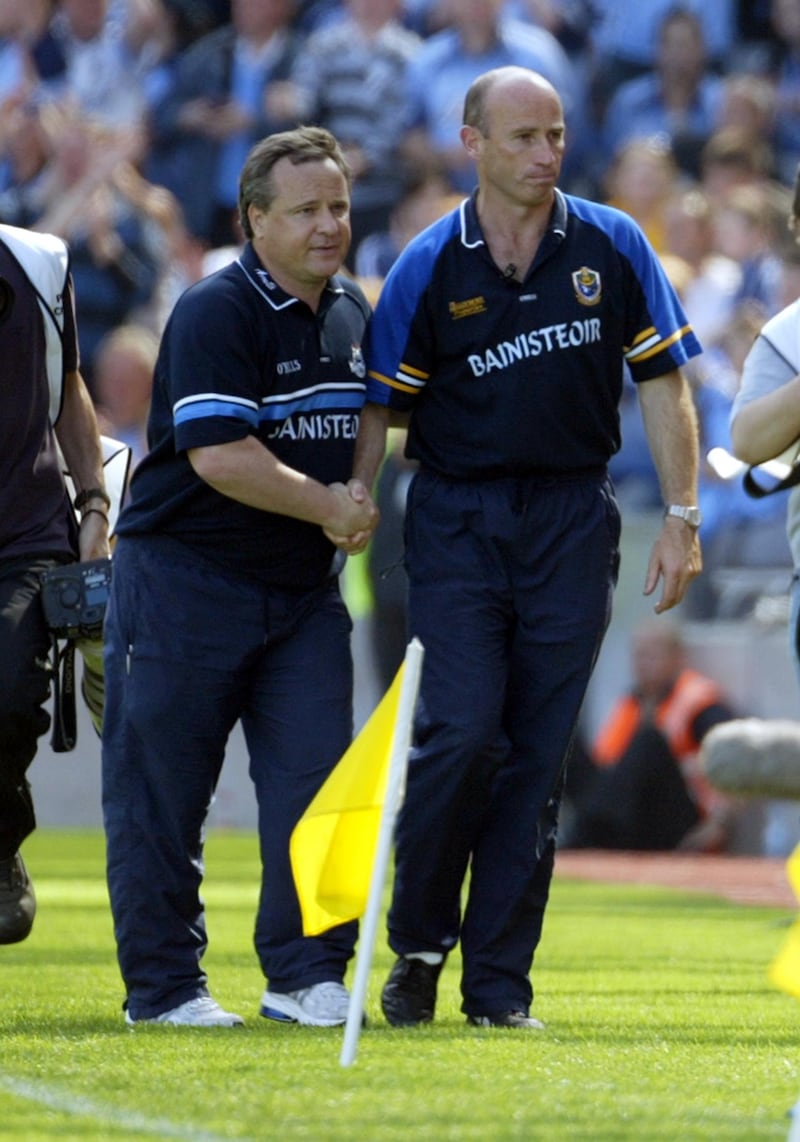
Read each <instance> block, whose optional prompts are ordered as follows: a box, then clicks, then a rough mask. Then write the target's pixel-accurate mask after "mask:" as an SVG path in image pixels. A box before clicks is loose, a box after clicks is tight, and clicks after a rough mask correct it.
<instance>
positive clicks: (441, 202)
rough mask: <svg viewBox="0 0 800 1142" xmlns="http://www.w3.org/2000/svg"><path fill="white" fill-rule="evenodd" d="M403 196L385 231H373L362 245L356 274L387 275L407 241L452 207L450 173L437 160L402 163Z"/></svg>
mask: <svg viewBox="0 0 800 1142" xmlns="http://www.w3.org/2000/svg"><path fill="white" fill-rule="evenodd" d="M395 177H396V178H397V181H398V182H399V184H400V197H399V198H398V200H397V203H396V204H395V206H394V207H393V209H392V212H391V214H390V216H389V225H388V227H387V229H386V230H384V231H383V232H379V233H375V234H370V235H369V237H368V238H365V239H364V241H363V242H362V243H361V245H360V246H359V248H358V253H357V254H356V258H355V274H356V277H357V278H359V279H360V280H362V281H372V282H374V283H379V282H380V281H382V280H383V278H385V277H386V275H387V274H388V272H389V270H390V269H391V267H392V265H393V264H394V262H395V261H396V259H397V257H398V255H399V254H400V252H401V250H403V249H405V247H406V244H407V243H408V242H409V241H410V240H411V239H412V238H413V237H414V236H415V235H417V234H419V233H420V231H421V230H424V229H425V227H426V226H429V225H430V224H431V222H435V221H436V219H437V218H440V217H441V215H442V214H443V213H444V212H445V210H446V209H448V207H449V205H450V204H451V199H452V192H451V190H450V184H449V182H448V180H447V176H446V175H445V173H444V172H443V171H442V169H441V167H440V166H439V165H438V164H437V163H428V164H426V165H424V166H416V167H413V168H408V167H402V168H401V171H400V174H399V177H398V175H397V174H396V175H395Z"/></svg>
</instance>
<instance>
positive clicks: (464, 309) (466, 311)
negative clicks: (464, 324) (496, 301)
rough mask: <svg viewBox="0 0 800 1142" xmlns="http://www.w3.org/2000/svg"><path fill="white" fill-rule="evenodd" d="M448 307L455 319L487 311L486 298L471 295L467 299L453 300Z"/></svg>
mask: <svg viewBox="0 0 800 1142" xmlns="http://www.w3.org/2000/svg"><path fill="white" fill-rule="evenodd" d="M447 308H448V309H449V310H450V316H451V317H452V319H453V321H458V320H459V319H460V318H462V317H474V316H475V314H476V313H485V312H486V298H485V297H471V298H468V300H467V301H451V302H450V304H449V305H448V307H447Z"/></svg>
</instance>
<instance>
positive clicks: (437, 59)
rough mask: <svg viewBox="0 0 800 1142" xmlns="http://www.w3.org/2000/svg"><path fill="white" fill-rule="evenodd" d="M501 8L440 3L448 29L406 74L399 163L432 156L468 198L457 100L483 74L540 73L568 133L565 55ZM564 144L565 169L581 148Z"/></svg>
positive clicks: (469, 0)
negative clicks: (561, 103) (503, 70)
mask: <svg viewBox="0 0 800 1142" xmlns="http://www.w3.org/2000/svg"><path fill="white" fill-rule="evenodd" d="M502 8H503V0H447V2H446V4H442V5H441V10H442V12H443V13H446V16H447V19H448V21H449V26H448V27H446V28H445V29H444V30H443V31H441V32H438V33H437V34H436V35H433V36H431V37H430V39H428V40H427V41H426V42H425V43H424V44H423V46H422V48H421V49H420V50H419V51H418V52H417V54H416V55H415V57H414V59H413V60H412V62H411V64H410V66H409V71H408V85H407V92H406V98H407V102H408V121H407V122H408V127H409V131H408V134H407V135H406V138H405V141H404V148H403V149H404V153H405V157H406V160H407V161H408V162H409V164H410V165H412V166H413V165H415V164H417V163H425V162H429V161H430V159H431V156H434V157H435V158H437V159H438V160H439V161H440V162H441V163H442V164H443V167H444V169H445V170H446V171H447V173H448V177H449V179H450V182H451V185H452V187H453V189H455V190H459V191H464V192H468V191H470V190H472V187H473V182H474V178H475V174H474V170H473V168H472V166H471V164H470V162H469V160H468V158H467V156H466V154H465V151H464V148H463V147H462V145H461V142H460V139H459V131H460V129H461V111H462V106H463V100H464V92H465V91H466V90H467V88H468V87H469V85H470V84H471V83H472V81H473V80H474V79H476V78H477V77H478V76H479V75H481V74H482V73H483V72H485V71H489V70H491V69H492V68H497V67H504V66H506V65H509V64H513V65H518V66H520V67H527V68H530V69H531V70H532V71H536V72H539V73H540V74H541V75H544V76H545V78H546V79H548V80H549V81H550V82H551V83H552V84H553V85H554V86H555V87H556V88H557V89H558V90H559V91H562V92H564V93H565V95H566V107H565V113H566V118H567V129H568V131H571V129H572V126H573V123H572V119H573V113H574V112H575V111H576V108H575V106H574V104H573V102H572V99H573V95H574V91H575V81H574V77H573V69H572V65H571V64H570V61H569V58H568V57H567V55H566V53H565V52H564V49H563V48H562V47H561V45H560V44H559V42H558V40H557V39H556V38H555V36H553V35H552V34H551V33H550V32H548V31H546V30H545V29H544V28H536V27H532V26H530V25H526V24H523V23H521V22H520V21H516V20H508V19H506V18H505V17H504V16H503V15H502ZM568 138H569V141H568V158H569V162H572V161H573V156H574V157H575V159H576V160H577V157H578V152H579V149H580V146H581V142H580V138H579V136H574V135H573V134H570V135H569V136H568ZM566 177H567V167H566V163H565V180H566Z"/></svg>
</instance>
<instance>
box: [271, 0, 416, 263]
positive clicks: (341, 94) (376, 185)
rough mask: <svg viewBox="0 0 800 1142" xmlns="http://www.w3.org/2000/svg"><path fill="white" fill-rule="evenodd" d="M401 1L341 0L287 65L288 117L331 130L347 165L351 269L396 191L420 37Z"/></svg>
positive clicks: (383, 223) (384, 221) (384, 219)
mask: <svg viewBox="0 0 800 1142" xmlns="http://www.w3.org/2000/svg"><path fill="white" fill-rule="evenodd" d="M401 7H402V2H401V0H344V3H343V4H342V9H343V14H342V18H341V20H338V21H336V22H334V23H331V24H325V25H323V26H322V27H321V28H320V29H319V30H318V31H316V32H314V33H313V34H312V35H311V36H310V37H309V38H308V40H307V41H306V43H305V44H304V45H303V46H302V47H301V48H300V50H299V52H298V55H297V59H296V61H295V66H294V69H293V71H292V80H293V82H294V84H295V85H296V88H297V93H296V103H295V105H294V109H293V114H294V117H295V118H296V119H297V120H298V121H299V122H303V123H316V124H318V125H319V126H321V127H326V128H327V129H328V130H329V131H331V132H333V134H334V135H335V136H336V138H337V139H338V140H339V141H340V143H341V145H342V147H343V148H344V151H345V154H346V155H347V160H348V162H349V164H350V167H351V168H352V171H353V175H354V179H355V182H354V184H353V200H352V204H351V208H350V221H351V224H352V229H353V242H352V245H351V247H350V255H349V260H348V265H349V266H350V267H351V268H352V267H353V265H354V259H355V258H356V256H357V254H358V248H359V245H360V243H361V241H362V240H363V239H364V238H365V237H366V236H367V235H369V234H374V233H377V232H380V231H383V230H386V228H387V226H388V224H389V216H390V213H391V210H392V208H393V207H394V206H395V205H396V204H397V201H398V198H399V193H400V191H399V188H400V185H401V183H400V180H399V179H398V177H397V168H398V163H399V151H400V144H401V142H402V139H403V136H404V128H405V121H406V103H405V93H406V73H407V70H408V65H409V62H410V61H411V60H412V59H413V57H414V56H415V55H416V53H417V51H418V50H419V48H420V45H421V43H422V41H421V40H420V38H419V36H417V35H416V34H415V33H414V32H411V31H409V30H408V29H407V28H404V27H403V26H402V24H401V23H400V21H399V16H400V10H401Z"/></svg>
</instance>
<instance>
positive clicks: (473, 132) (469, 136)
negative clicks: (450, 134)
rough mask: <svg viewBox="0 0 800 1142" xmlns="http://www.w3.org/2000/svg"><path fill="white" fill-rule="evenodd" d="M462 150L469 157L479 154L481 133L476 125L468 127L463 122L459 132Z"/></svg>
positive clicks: (476, 156)
mask: <svg viewBox="0 0 800 1142" xmlns="http://www.w3.org/2000/svg"><path fill="white" fill-rule="evenodd" d="M459 134H460V136H461V142H462V144H463V147H464V150H465V151H466V152H467V154H468V155H469V156H470V158H473V159H477V158H478V156H479V154H480V144H481V140H482V139H483V135H482V134H481V133H480V131H479V130H478V128H477V127H468V126H467V124H466V123H465V124H464V125H463V127H462V128H461V131H460V132H459Z"/></svg>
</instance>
